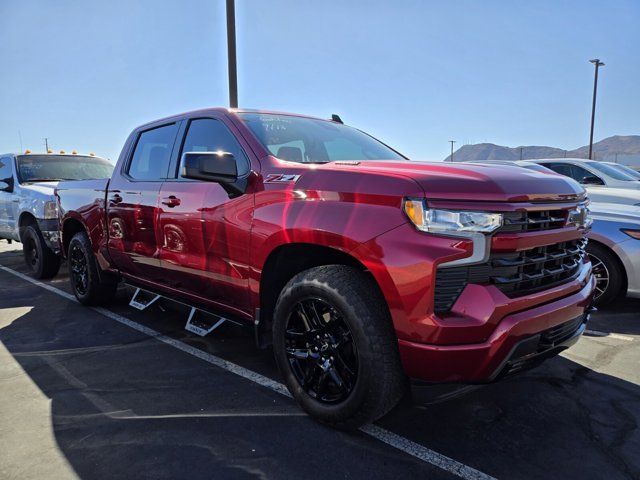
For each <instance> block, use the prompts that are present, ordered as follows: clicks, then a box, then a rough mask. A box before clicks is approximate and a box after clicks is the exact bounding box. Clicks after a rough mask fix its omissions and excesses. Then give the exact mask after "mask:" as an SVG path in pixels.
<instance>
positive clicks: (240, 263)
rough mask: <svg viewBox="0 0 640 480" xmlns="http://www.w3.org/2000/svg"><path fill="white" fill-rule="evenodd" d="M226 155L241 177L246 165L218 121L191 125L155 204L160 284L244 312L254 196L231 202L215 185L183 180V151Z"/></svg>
mask: <svg viewBox="0 0 640 480" xmlns="http://www.w3.org/2000/svg"><path fill="white" fill-rule="evenodd" d="M219 150H222V151H225V152H230V153H232V154H233V155H234V157H235V159H236V162H237V164H238V173H239V174H240V175H242V174H246V173H248V172H249V168H250V167H249V160H248V158H247V156H246V155H245V152H244V151H243V149H242V147H241V145H240V143H239V142H238V140H237V139H236V138H235V136H234V135H233V134H232V132H231V131H230V129H229V128H228V127H227V126H226V125H225V124H224V123H223V122H222V120H219V119H214V118H197V119H192V120H190V121H189V123H188V125H187V130H186V134H185V138H184V142H183V145H182V148H181V149H180V152H179V155H178V156H177V158H176V165H175V166H174V168H175V172H174V175H173V176H174V177H175V178H173V179H167V181H166V182H164V183H163V184H162V189H161V191H160V205H159V217H160V218H159V222H158V227H159V230H160V231H159V234H158V236H159V237H160V240H159V245H160V251H161V253H160V258H161V259H162V266H163V269H164V270H165V275H164V279H165V281H166V282H167V283H168V285H169V286H170V287H171V288H174V289H178V290H181V291H183V292H185V293H187V294H189V295H192V296H193V297H197V300H199V301H200V302H202V303H205V304H212V305H211V306H212V307H215V306H220V305H223V306H227V307H236V308H238V309H242V307H243V306H246V302H247V300H248V294H247V286H248V278H249V273H248V261H249V234H250V225H251V212H252V206H253V195H251V194H244V195H241V196H239V197H236V198H233V199H230V198H229V194H228V193H227V192H226V191H225V190H224V188H223V187H222V186H221V185H220V184H218V183H215V182H206V181H195V180H188V179H184V178H181V177H180V175H179V172H180V170H181V159H182V155H183V154H184V153H185V152H196V151H219Z"/></svg>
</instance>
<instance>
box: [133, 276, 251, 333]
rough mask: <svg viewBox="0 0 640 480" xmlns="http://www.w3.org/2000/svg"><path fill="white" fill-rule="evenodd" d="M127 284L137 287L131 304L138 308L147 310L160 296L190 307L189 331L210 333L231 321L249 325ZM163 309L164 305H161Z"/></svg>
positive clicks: (235, 323) (240, 324) (187, 325)
mask: <svg viewBox="0 0 640 480" xmlns="http://www.w3.org/2000/svg"><path fill="white" fill-rule="evenodd" d="M126 285H127V286H129V287H133V288H135V289H136V290H135V292H134V294H133V297H131V301H130V302H129V305H130V306H132V307H133V308H136V309H138V310H146V309H147V308H148V307H149V306H151V305H152V304H153V303H155V302H156V301H157V300H158V299H159V298H161V299H164V300H169V301H170V302H173V303H177V304H180V305H184V306H185V307H188V308H189V309H190V310H189V317H188V318H187V323H186V325H185V326H184V329H185V330H187V331H188V332H191V333H195V334H196V335H199V336H201V337H204V336H206V335H209V334H210V333H211V332H213V331H214V330H216V329H217V328H218V327H220V326H221V325H222V324H223V323H225V322H229V323H232V324H234V325H238V326H241V327H245V326H247V325H245V324H243V323H242V322H240V321H238V320H237V319H232V318H225V317H222V316H220V315H217V314H215V313H213V312H210V311H208V310H205V309H202V308H198V307H194V306H193V305H190V304H188V303H185V302H182V301H180V300H176V299H175V298H171V297H166V296H164V295H160V294H157V293H154V292H151V291H149V290H146V289H144V288H141V287H138V286H136V285H132V284H130V283H126ZM160 309H161V310H162V311H164V309H162V307H160Z"/></svg>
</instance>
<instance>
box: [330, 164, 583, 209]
mask: <svg viewBox="0 0 640 480" xmlns="http://www.w3.org/2000/svg"><path fill="white" fill-rule="evenodd" d="M336 163H337V164H339V163H340V162H336ZM346 164H347V162H345V165H346ZM350 165H351V167H350V168H353V169H354V170H355V169H360V171H362V173H366V172H375V173H378V174H380V173H385V172H386V173H388V174H390V175H398V174H401V175H404V176H407V177H410V178H412V179H413V180H415V181H416V182H417V183H418V184H419V185H420V186H421V187H422V188H423V189H424V192H425V196H426V198H427V199H430V198H431V199H434V200H435V199H438V200H460V201H486V202H541V201H564V200H567V201H568V200H575V199H577V198H582V197H583V196H584V189H583V188H582V187H581V186H580V185H579V184H578V183H577V182H575V181H573V180H571V179H569V178H567V177H563V176H560V175H548V174H546V173H539V172H536V171H533V170H528V169H524V168H521V167H516V166H513V167H512V166H510V165H470V164H466V163H444V162H416V161H405V162H386V161H365V162H359V163H358V162H351V163H350Z"/></svg>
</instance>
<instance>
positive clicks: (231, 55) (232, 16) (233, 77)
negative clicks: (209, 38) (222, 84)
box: [227, 0, 238, 108]
mask: <svg viewBox="0 0 640 480" xmlns="http://www.w3.org/2000/svg"><path fill="white" fill-rule="evenodd" d="M227 60H228V63H229V106H230V107H231V108H238V68H237V64H236V6H235V0H227Z"/></svg>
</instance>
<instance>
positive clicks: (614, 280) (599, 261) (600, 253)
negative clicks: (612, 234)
mask: <svg viewBox="0 0 640 480" xmlns="http://www.w3.org/2000/svg"><path fill="white" fill-rule="evenodd" d="M587 254H588V255H589V258H590V260H591V264H592V266H593V274H594V275H595V277H596V299H595V305H596V306H598V307H605V306H607V305H609V304H610V303H611V302H612V301H613V300H615V299H616V298H618V297H619V296H620V294H621V293H622V289H623V287H624V284H625V280H626V277H625V275H626V273H625V271H624V269H623V267H622V264H621V263H620V260H619V259H618V257H617V256H616V255H614V254H613V253H612V252H611V251H610V250H608V249H607V248H605V247H603V246H602V245H599V244H597V243H595V242H589V243H588V244H587ZM605 275H606V277H607V278H606V280H607V281H604V276H605Z"/></svg>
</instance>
